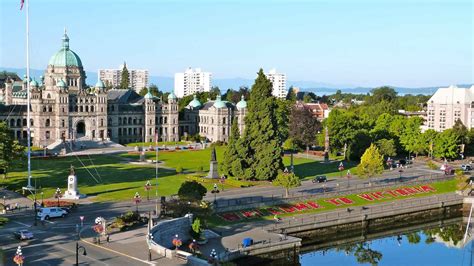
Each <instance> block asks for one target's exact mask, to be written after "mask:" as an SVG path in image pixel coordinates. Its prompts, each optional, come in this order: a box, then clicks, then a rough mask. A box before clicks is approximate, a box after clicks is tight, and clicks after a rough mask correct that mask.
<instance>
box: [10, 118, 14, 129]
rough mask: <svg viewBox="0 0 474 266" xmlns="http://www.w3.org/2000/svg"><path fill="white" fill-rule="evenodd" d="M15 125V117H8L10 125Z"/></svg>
mask: <svg viewBox="0 0 474 266" xmlns="http://www.w3.org/2000/svg"><path fill="white" fill-rule="evenodd" d="M14 126H15V119H13V118H12V119H10V127H14Z"/></svg>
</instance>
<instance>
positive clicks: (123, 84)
mask: <svg viewBox="0 0 474 266" xmlns="http://www.w3.org/2000/svg"><path fill="white" fill-rule="evenodd" d="M129 76H130V74H129V73H128V69H127V64H125V63H123V69H122V78H121V80H120V86H119V88H120V89H122V90H128V88H129V85H130V84H129V82H130V81H129V79H130V77H129Z"/></svg>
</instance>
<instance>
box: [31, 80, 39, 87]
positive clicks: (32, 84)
mask: <svg viewBox="0 0 474 266" xmlns="http://www.w3.org/2000/svg"><path fill="white" fill-rule="evenodd" d="M30 86H31V87H35V88H36V87H38V82H37V81H36V80H33V81H31V82H30Z"/></svg>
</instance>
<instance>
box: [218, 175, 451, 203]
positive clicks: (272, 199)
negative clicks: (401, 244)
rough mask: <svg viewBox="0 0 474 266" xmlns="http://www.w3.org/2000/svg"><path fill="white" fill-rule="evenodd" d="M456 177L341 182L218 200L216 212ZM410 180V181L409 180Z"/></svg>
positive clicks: (439, 176) (431, 176)
mask: <svg viewBox="0 0 474 266" xmlns="http://www.w3.org/2000/svg"><path fill="white" fill-rule="evenodd" d="M453 177H454V176H452V175H450V176H446V175H444V174H435V175H429V176H428V175H427V176H419V177H403V180H404V181H403V182H400V181H399V180H400V179H399V178H398V177H397V178H390V179H389V178H386V180H389V181H388V182H386V183H381V181H380V180H374V181H372V184H368V183H363V184H356V185H351V186H350V187H344V185H345V182H340V183H339V184H340V185H339V186H337V187H331V188H323V187H320V188H314V189H312V190H318V191H319V192H294V193H290V195H289V197H285V195H284V194H278V195H274V194H272V195H271V196H267V197H265V196H252V197H245V198H240V199H218V200H217V202H216V204H215V206H214V210H215V211H216V212H226V211H232V210H242V209H249V208H252V207H258V206H262V205H268V206H270V205H276V204H284V203H290V202H294V201H304V200H309V199H321V198H331V197H339V196H343V195H348V194H356V193H361V192H369V191H375V190H380V189H383V188H387V187H401V186H407V185H419V184H426V183H432V182H436V181H443V180H449V179H452V178H453ZM407 179H408V180H407Z"/></svg>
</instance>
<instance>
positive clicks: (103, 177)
mask: <svg viewBox="0 0 474 266" xmlns="http://www.w3.org/2000/svg"><path fill="white" fill-rule="evenodd" d="M224 149H225V147H222V146H218V147H216V153H217V160H218V161H219V162H222V160H223V156H224ZM146 157H147V158H148V159H154V158H155V152H147V153H146ZM138 158H139V154H138V153H124V154H119V155H94V156H80V157H79V159H78V158H76V157H74V156H73V157H61V158H34V159H32V166H31V169H32V176H33V177H34V179H33V180H32V181H33V184H32V185H35V182H36V187H37V188H41V190H40V191H43V193H44V198H50V197H53V195H54V192H55V190H56V188H57V187H59V188H60V189H61V190H62V191H63V192H64V191H65V189H66V185H67V177H68V174H69V168H70V165H73V166H74V167H75V169H76V174H77V176H78V180H79V182H78V184H79V190H80V192H81V193H83V194H87V195H88V196H89V197H93V198H92V200H95V201H108V200H131V198H132V197H133V195H134V194H135V192H139V193H140V195H141V196H142V198H146V191H145V190H144V185H145V183H146V182H147V180H150V181H151V184H152V185H153V189H152V190H151V191H150V196H154V195H155V189H154V188H155V185H156V181H155V167H154V165H152V164H150V165H143V164H132V163H130V160H132V161H137V160H138ZM158 158H159V161H161V162H163V163H164V165H161V166H160V169H159V178H158V195H159V196H168V195H173V194H176V193H177V192H178V189H179V187H180V185H181V183H183V182H184V181H185V180H187V179H189V178H188V176H199V175H201V176H203V175H206V172H207V171H209V160H210V158H211V149H210V148H208V149H205V150H181V151H159V155H158ZM283 161H284V163H285V165H287V166H289V164H290V158H289V157H284V158H283ZM81 162H82V163H81ZM294 164H295V171H296V173H297V175H298V176H300V177H301V178H303V179H308V178H312V177H313V176H315V175H318V174H325V175H327V176H336V175H338V174H339V173H338V171H337V166H338V163H337V162H334V163H330V164H323V163H320V162H317V161H313V160H311V159H305V158H296V157H295V158H294ZM178 166H180V167H182V168H183V170H184V173H183V174H177V173H176V171H175V170H174V169H176V168H177V167H178ZM347 167H352V166H350V165H349V164H346V169H347ZM201 168H202V171H203V172H199V171H200V170H201ZM26 175H27V173H26V165H25V162H23V164H22V165H16V166H14V168H13V169H12V170H11V172H10V173H8V178H7V179H0V186H6V187H7V188H8V189H12V190H16V191H21V188H22V187H23V186H25V185H26V182H27V181H26ZM200 182H201V183H203V184H204V185H205V186H206V187H207V188H208V189H212V186H213V184H214V183H215V182H218V181H216V180H208V179H201V180H200ZM262 183H263V184H268V183H267V182H244V181H237V180H230V179H229V180H228V181H226V182H225V183H224V184H223V185H222V184H219V187H222V186H223V188H224V189H231V188H236V187H240V186H249V185H259V184H262ZM38 198H40V196H39V195H38Z"/></svg>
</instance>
